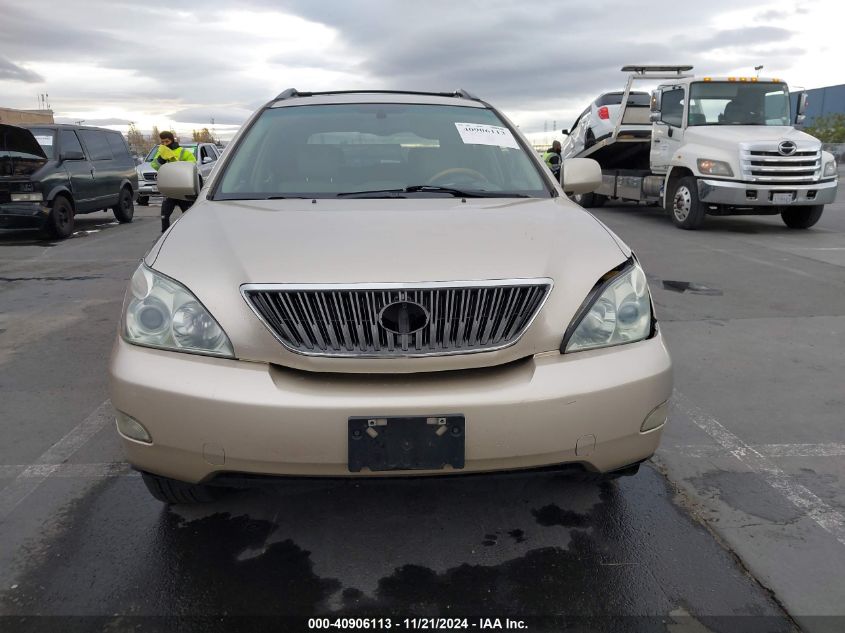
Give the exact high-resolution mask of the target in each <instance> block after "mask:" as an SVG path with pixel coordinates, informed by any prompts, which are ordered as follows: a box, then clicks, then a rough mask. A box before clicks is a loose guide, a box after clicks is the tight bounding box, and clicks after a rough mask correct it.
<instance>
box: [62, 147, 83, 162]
mask: <svg viewBox="0 0 845 633" xmlns="http://www.w3.org/2000/svg"><path fill="white" fill-rule="evenodd" d="M61 158H62V160H85V154H83V153H82V152H80V151H78V150H75V149H71V150H67V151H66V152H62V156H61Z"/></svg>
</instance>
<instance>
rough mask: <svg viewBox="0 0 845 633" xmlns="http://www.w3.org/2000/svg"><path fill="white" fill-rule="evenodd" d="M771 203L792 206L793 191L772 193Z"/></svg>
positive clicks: (793, 200) (793, 199)
mask: <svg viewBox="0 0 845 633" xmlns="http://www.w3.org/2000/svg"><path fill="white" fill-rule="evenodd" d="M772 202H773V203H774V204H792V203H793V202H795V192H794V191H775V192H772Z"/></svg>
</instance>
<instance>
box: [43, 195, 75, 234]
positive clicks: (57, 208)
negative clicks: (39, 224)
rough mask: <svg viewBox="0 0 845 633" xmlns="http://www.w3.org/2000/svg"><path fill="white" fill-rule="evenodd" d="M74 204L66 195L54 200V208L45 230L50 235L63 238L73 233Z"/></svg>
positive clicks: (48, 217)
mask: <svg viewBox="0 0 845 633" xmlns="http://www.w3.org/2000/svg"><path fill="white" fill-rule="evenodd" d="M73 216H74V213H73V205H72V204H71V203H70V200H68V199H67V198H65V197H64V196H57V197H56V199H55V200H53V208H52V209H51V210H50V215H48V216H47V223H46V224H45V225H44V231H45V232H46V233H47V235H48V236H49V237H52V238H56V239H60V240H63V239H65V238H68V237H70V236H71V235H72V234H73Z"/></svg>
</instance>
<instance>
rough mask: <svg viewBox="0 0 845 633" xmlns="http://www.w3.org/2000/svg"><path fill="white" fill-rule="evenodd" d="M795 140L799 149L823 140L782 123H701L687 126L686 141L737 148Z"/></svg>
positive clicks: (727, 148) (817, 146)
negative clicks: (781, 124)
mask: <svg viewBox="0 0 845 633" xmlns="http://www.w3.org/2000/svg"><path fill="white" fill-rule="evenodd" d="M781 141H793V142H795V144H796V145H797V146H798V148H799V149H819V148H820V147H821V142H820V141H819V140H818V139H816V138H814V137H812V136H810V135H809V134H806V133H805V132H800V131H798V130H796V129H795V128H793V127H788V126H780V125H700V126H693V127H689V128H687V130H686V132H684V143H697V144H700V145H710V146H714V147H719V148H721V149H726V150H731V151H733V150H735V149H736V148H737V147H738V146H739V144H740V143H742V144H756V143H772V144H773V145H777V143H780V142H781Z"/></svg>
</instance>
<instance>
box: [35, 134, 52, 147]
mask: <svg viewBox="0 0 845 633" xmlns="http://www.w3.org/2000/svg"><path fill="white" fill-rule="evenodd" d="M35 140H36V141H38V144H39V145H52V144H53V137H52V136H50V135H47V136H36V137H35Z"/></svg>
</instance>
